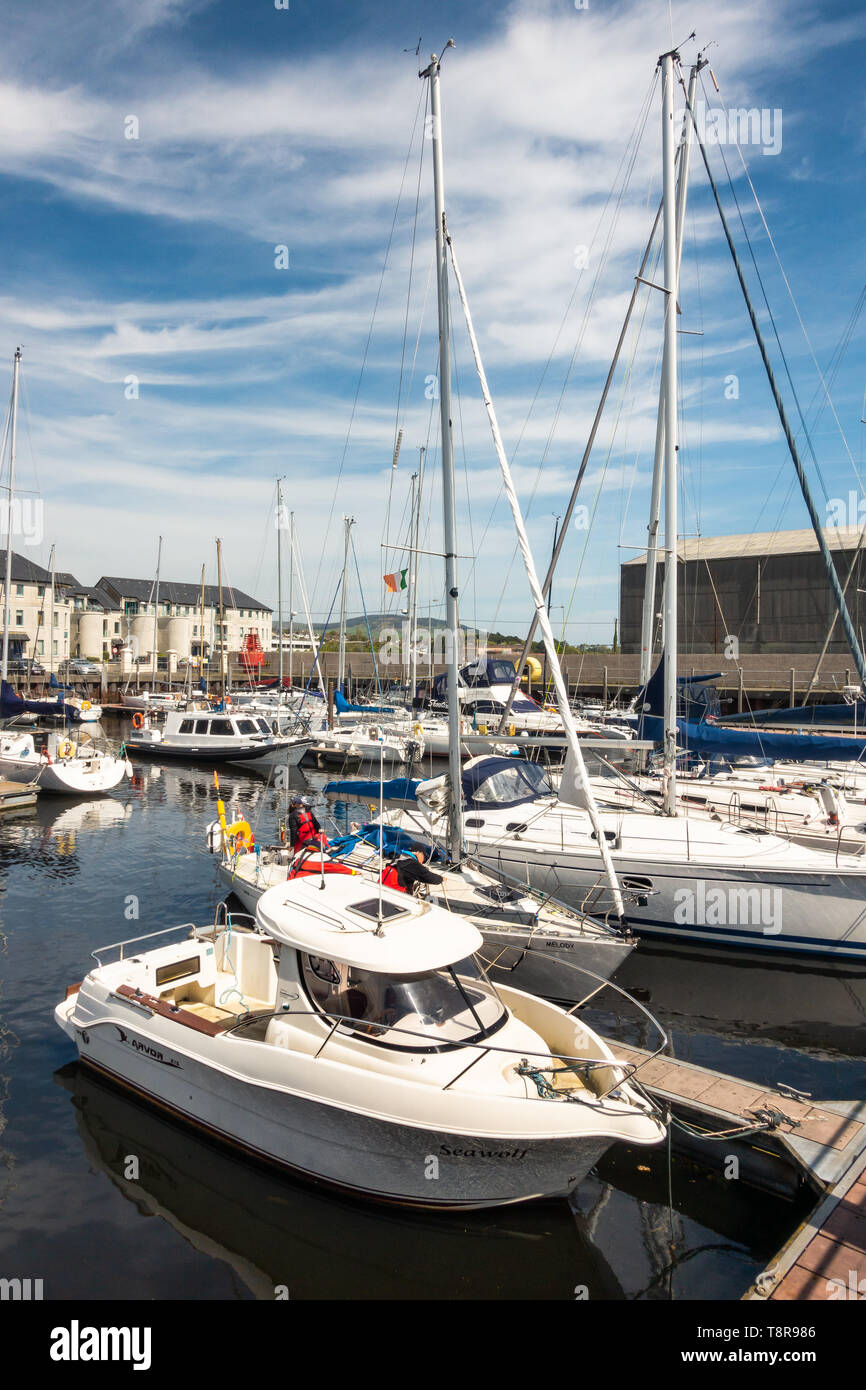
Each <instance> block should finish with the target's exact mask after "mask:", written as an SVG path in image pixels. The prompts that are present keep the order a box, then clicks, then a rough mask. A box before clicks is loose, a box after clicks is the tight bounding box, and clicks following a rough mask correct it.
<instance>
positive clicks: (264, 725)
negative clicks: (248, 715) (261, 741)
mask: <svg viewBox="0 0 866 1390" xmlns="http://www.w3.org/2000/svg"><path fill="white" fill-rule="evenodd" d="M256 723H257V724H258V726H259V733H261V734H269V733H271V732H272V731H271V726H270V724H269V723H268V721H267V720H266V719H257V720H256Z"/></svg>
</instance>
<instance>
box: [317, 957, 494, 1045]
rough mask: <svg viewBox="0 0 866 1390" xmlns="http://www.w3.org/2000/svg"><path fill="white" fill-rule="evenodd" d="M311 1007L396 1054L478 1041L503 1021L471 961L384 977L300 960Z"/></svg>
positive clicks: (488, 985)
mask: <svg viewBox="0 0 866 1390" xmlns="http://www.w3.org/2000/svg"><path fill="white" fill-rule="evenodd" d="M300 959H301V968H302V976H303V981H304V986H305V988H306V990H307V993H308V994H309V995H310V998H311V999H312V1000H313V1002H314V1004H316V1006H317V1007H318V1008H319V1009H321V1010H322V1012H323V1013H325V1014H328V1015H329V1016H330V1018H331V1021H332V1022H334V1021H335V1016H336V1017H339V1018H340V1019H342V1020H343V1021H342V1022H341V1023H340V1024H339V1031H340V1032H342V1033H351V1034H353V1035H355V1036H357V1037H361V1038H363V1039H364V1040H365V1041H366V1042H371V1043H374V1044H375V1045H377V1046H382V1047H392V1048H396V1049H397V1050H398V1051H409V1052H442V1051H446V1050H448V1049H449V1048H456V1047H459V1045H460V1044H461V1043H470V1042H478V1041H480V1040H481V1039H482V1038H486V1037H489V1036H490V1035H491V1034H492V1033H495V1032H496V1031H498V1029H499V1028H501V1027H502V1025H503V1023H504V1022H505V1020H506V1013H505V1008H504V1005H503V1004H502V1001H501V999H500V998H499V995H498V994H497V992H496V989H495V987H494V985H493V984H491V982H490V980H488V978H487V976H486V974H485V973H484V970H483V968H482V967H481V966H480V965H479V964H478V963H477V962H476V961H475V959H474V958H473V957H467V958H466V959H465V960H462V961H459V962H458V963H457V964H456V965H450V966H446V967H445V968H444V969H443V970H430V971H423V972H421V973H418V974H413V975H382V974H380V973H379V972H378V971H373V970H361V969H358V968H357V967H356V966H353V965H345V964H343V962H342V961H332V960H325V959H323V958H322V957H320V956H307V955H301V957H300Z"/></svg>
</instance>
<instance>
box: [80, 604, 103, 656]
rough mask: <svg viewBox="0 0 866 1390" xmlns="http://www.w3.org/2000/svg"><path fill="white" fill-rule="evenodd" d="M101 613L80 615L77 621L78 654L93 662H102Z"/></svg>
mask: <svg viewBox="0 0 866 1390" xmlns="http://www.w3.org/2000/svg"><path fill="white" fill-rule="evenodd" d="M102 624H103V615H102V613H82V614H81V617H80V618H79V620H78V638H77V641H78V653H79V655H80V656H84V657H90V658H91V659H92V660H93V661H101V660H102Z"/></svg>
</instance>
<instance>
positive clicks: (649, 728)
mask: <svg viewBox="0 0 866 1390" xmlns="http://www.w3.org/2000/svg"><path fill="white" fill-rule="evenodd" d="M664 664H665V662H664V657H662V659H661V660H660V661H659V664H658V666H657V667H656V669H655V671H654V672H653V674H652V676H651V677H650V679H649V680H648V681H647V683H646V686H644V687H643V689H641V690H640V691H638V696H637V708H638V712H639V716H640V721H639V725H638V738H647V739H652V740H653V741H654V742H656V743H662V742H663V740H664V701H663V697H664ZM710 679H712V677H710V676H679V677H678V678H677V741H678V743H679V746H680V747H681V748H682V749H683V751H688V752H694V753H699V754H701V755H702V756H705V757H713V756H714V755H721V756H723V757H729V758H754V757H757V758H760V759H761V760H762V761H764V762H766V761H768V760H769V761H775V760H776V759H783V760H785V761H787V762H819V763H820V762H848V761H858V760H861V759H864V757H866V740H864V739H862V738H851V737H845V736H840V737H838V738H832V737H830V736H828V735H825V734H804V733H799V732H798V733H793V732H791V733H786V732H784V731H783V732H781V733H769V732H764V731H763V730H759V729H736V728H734V727H733V726H732V725H730V724H719V723H717V722H715V711H716V710H717V709H718V694H717V693H716V692H715V691H714V690H713V688H712V687H709V686H706V685H702V684H701V683H702V682H704V681H707V680H710ZM711 711H712V712H711ZM680 715H682V716H683V717H682V718H681V717H680Z"/></svg>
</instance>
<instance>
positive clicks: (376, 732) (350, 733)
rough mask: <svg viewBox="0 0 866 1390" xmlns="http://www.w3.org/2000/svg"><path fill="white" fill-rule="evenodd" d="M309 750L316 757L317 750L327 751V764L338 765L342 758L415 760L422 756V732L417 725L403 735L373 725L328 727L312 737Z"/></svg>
mask: <svg viewBox="0 0 866 1390" xmlns="http://www.w3.org/2000/svg"><path fill="white" fill-rule="evenodd" d="M311 753H314V754H315V755H316V758H317V759H318V758H319V755H320V753H328V754H331V755H332V756H331V758H330V759H329V762H330V764H331V766H340V764H341V761H342V760H343V759H345V758H349V759H350V760H353V761H360V762H378V761H379V759H380V758H384V760H385V762H386V763H388V764H394V763H417V762H420V760H421V759H422V758H423V756H424V735H423V733H422V732H421V730H420V725H416V727H415V728H414V729H413V730H412V731H411V733H406V734H404V733H401V732H395V731H394V730H391V731H388V730H387V729H384V728H380V727H378V726H377V725H375V724H373V725H358V726H356V727H355V728H352V729H345V730H344V729H331V730H330V731H329V732H328V733H327V734H322V735H321V736H320V737H318V738H317V739H316V741H315V746H314V747H313V748H312V749H311Z"/></svg>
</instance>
